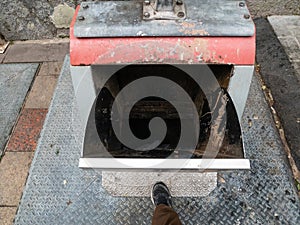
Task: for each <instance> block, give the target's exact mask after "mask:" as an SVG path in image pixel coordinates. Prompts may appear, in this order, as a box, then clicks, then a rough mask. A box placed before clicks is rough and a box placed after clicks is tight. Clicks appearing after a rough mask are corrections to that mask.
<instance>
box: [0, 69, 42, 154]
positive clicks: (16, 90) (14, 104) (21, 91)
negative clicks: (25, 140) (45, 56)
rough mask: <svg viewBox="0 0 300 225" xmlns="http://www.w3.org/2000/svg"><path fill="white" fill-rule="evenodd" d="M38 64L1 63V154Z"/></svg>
mask: <svg viewBox="0 0 300 225" xmlns="http://www.w3.org/2000/svg"><path fill="white" fill-rule="evenodd" d="M37 69H38V64H32V63H31V64H28V63H27V64H0V134H1V135H0V155H2V151H3V149H4V146H5V144H6V142H7V141H8V138H9V135H10V133H11V130H12V128H13V125H14V123H15V122H16V120H17V118H18V115H19V112H20V110H21V107H22V106H23V102H24V100H25V97H26V95H27V92H28V90H29V88H30V86H31V83H32V81H33V78H34V76H35V73H36V71H37Z"/></svg>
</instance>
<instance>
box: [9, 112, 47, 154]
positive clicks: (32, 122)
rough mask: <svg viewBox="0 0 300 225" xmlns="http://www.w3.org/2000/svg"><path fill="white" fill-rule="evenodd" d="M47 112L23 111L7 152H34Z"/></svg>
mask: <svg viewBox="0 0 300 225" xmlns="http://www.w3.org/2000/svg"><path fill="white" fill-rule="evenodd" d="M47 112H48V110H47V109H23V111H22V113H21V115H20V118H19V120H18V123H17V125H16V127H15V130H14V131H13V133H12V136H11V138H10V140H9V142H8V144H7V148H6V152H11V151H18V152H28V151H29V152H31V151H34V150H35V149H36V146H37V141H38V139H39V136H40V132H41V130H42V128H43V124H44V120H45V118H46V115H47Z"/></svg>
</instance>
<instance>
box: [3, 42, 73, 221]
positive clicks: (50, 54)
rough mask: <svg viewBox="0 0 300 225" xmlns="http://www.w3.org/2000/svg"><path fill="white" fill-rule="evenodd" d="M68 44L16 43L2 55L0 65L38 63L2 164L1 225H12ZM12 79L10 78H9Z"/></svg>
mask: <svg viewBox="0 0 300 225" xmlns="http://www.w3.org/2000/svg"><path fill="white" fill-rule="evenodd" d="M68 51H69V43H68V42H67V40H60V41H59V42H58V43H55V42H53V41H51V40H46V41H37V42H34V41H29V42H17V43H16V44H13V45H11V46H9V48H8V49H7V50H6V52H5V54H0V63H26V62H35V63H39V64H40V67H39V71H38V73H37V75H36V77H35V78H34V81H33V84H32V87H31V88H30V91H29V92H28V94H27V98H26V100H25V102H24V105H23V108H22V110H21V111H20V114H19V117H18V121H17V122H16V125H15V126H14V128H12V127H11V129H12V134H11V136H10V139H9V141H8V143H7V145H6V148H5V152H4V154H3V156H2V159H1V162H0V178H1V181H0V225H10V224H13V221H14V217H15V214H16V212H17V210H18V205H19V201H20V199H21V196H22V193H23V189H24V185H25V183H26V179H27V176H28V172H29V169H30V165H31V161H32V159H33V155H34V151H35V149H36V147H37V142H38V139H39V136H40V132H41V130H42V128H43V124H44V120H45V118H46V115H47V112H48V108H49V105H50V102H51V99H52V96H53V93H54V90H55V87H56V83H57V79H58V76H59V73H60V69H61V66H62V64H63V60H64V57H65V55H66V54H67V53H68ZM7 75H8V76H10V74H7Z"/></svg>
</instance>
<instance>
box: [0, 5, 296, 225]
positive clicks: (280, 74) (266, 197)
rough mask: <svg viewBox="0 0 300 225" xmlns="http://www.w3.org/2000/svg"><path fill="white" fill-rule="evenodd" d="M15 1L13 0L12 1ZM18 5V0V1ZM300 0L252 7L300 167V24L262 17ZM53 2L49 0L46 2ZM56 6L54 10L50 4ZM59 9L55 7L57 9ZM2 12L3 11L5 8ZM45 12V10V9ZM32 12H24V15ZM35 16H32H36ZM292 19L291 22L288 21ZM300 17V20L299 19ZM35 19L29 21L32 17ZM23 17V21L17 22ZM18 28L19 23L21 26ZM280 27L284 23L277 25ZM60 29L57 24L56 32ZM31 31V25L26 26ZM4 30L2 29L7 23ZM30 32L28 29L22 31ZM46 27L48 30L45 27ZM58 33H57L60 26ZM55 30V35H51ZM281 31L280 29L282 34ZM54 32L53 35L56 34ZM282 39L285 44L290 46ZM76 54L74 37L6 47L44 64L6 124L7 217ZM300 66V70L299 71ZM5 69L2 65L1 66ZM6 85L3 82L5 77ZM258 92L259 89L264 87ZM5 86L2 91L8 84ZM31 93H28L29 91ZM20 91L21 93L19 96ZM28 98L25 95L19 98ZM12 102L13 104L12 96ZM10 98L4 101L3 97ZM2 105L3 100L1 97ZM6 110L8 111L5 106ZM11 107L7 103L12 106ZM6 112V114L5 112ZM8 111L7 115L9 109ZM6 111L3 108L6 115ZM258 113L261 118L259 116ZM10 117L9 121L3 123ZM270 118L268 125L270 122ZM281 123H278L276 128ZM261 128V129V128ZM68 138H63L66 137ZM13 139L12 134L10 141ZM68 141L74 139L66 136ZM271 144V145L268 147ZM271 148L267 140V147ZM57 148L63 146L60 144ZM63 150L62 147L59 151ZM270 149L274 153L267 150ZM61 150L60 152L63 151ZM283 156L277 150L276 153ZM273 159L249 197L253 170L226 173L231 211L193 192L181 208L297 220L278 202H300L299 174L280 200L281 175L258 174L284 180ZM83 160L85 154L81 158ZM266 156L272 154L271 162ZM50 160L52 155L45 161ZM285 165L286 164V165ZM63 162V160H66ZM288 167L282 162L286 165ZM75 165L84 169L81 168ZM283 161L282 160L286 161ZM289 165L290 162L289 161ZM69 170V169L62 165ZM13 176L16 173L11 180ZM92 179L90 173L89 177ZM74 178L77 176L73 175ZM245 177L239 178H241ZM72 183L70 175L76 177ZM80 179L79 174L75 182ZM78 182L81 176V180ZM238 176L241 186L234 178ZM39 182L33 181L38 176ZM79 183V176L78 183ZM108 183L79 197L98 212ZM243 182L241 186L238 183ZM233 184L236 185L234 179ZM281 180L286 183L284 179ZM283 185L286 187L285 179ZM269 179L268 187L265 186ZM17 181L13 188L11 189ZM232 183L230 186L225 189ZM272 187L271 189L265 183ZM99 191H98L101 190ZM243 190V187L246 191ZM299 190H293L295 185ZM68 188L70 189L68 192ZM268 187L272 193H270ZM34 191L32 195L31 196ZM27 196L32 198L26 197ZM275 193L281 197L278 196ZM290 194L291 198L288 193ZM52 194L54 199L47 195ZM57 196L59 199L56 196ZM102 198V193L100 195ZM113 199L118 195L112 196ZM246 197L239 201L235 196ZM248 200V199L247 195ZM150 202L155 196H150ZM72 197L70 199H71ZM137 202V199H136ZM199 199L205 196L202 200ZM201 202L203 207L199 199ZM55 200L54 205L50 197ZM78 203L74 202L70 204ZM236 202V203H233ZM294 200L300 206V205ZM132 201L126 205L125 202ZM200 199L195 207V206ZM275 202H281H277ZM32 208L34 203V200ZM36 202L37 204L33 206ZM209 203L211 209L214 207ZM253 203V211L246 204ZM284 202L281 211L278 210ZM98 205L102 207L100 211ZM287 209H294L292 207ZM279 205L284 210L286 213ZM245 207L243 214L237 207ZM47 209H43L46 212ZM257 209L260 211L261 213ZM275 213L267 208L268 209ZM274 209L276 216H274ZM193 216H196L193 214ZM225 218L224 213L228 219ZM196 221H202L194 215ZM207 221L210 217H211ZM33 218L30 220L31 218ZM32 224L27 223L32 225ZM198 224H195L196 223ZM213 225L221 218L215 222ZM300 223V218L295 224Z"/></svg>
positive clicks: (2, 171)
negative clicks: (66, 62)
mask: <svg viewBox="0 0 300 225" xmlns="http://www.w3.org/2000/svg"><path fill="white" fill-rule="evenodd" d="M6 3H7V2H6ZM12 4H14V3H13V2H12ZM299 4H300V3H299V1H297V0H294V1H277V0H273V1H271V0H267V1H258V0H257V1H248V5H249V6H250V11H251V12H252V14H253V15H254V16H255V17H256V18H258V19H256V20H255V23H256V26H257V62H258V64H260V75H261V76H262V78H263V79H264V80H265V83H266V85H267V86H268V88H270V89H271V92H272V93H273V97H274V102H275V103H274V108H275V109H276V110H277V111H278V114H279V116H280V119H281V121H282V124H283V127H284V130H285V132H286V137H287V140H288V143H289V145H290V147H291V151H292V154H293V156H294V157H295V159H296V163H297V164H298V166H299V152H300V149H299V146H300V144H299V138H300V136H299V135H298V134H299V127H300V115H299V104H298V102H299V93H300V92H299V90H300V89H299V74H300V70H299V67H300V66H299V61H297V59H296V57H295V54H296V55H297V53H299V48H297V45H294V44H295V42H296V43H297V40H298V44H299V38H298V37H299V36H297V34H298V35H299V30H300V28H299V27H298V26H296V27H294V28H292V27H288V26H287V22H291V21H290V20H289V19H286V18H282V21H280V20H279V23H277V24H273V28H274V29H275V31H276V32H277V33H276V35H275V33H274V30H273V28H272V27H271V26H270V24H269V22H268V21H267V19H263V18H260V19H259V17H261V16H266V15H270V14H274V13H275V14H278V15H282V14H299V9H300V7H299ZM40 6H41V5H39V3H37V6H36V7H40ZM46 8H47V7H46ZM0 10H3V8H2V7H0ZM47 10H49V9H47ZM49 12H50V13H51V10H50V11H49ZM0 13H1V11H0ZM40 13H42V11H40ZM23 17H24V15H22V18H23ZM29 20H30V18H29ZM286 20H287V21H286ZM298 21H299V20H298ZM26 23H27V22H26ZM12 24H16V23H12ZM280 27H284V28H286V29H284V30H285V31H286V34H280V33H278V32H280ZM15 28H17V27H16V26H15V27H14V29H15ZM47 28H48V27H47V26H46V27H44V28H41V29H47ZM277 28H278V29H277ZM51 30H52V31H53V29H52V28H51V29H50V31H51ZM35 31H37V29H36V30H34V31H30V32H32V33H31V35H32V36H31V37H33V38H37V37H40V36H35V35H36V34H35V33H34V32H35ZM25 32H27V31H26V30H25ZM297 32H298V33H297ZM0 33H1V29H0ZM20 34H22V32H20ZM40 34H42V35H43V32H41V33H40ZM54 34H56V33H54ZM50 36H51V35H50ZM50 36H49V37H50ZM276 36H279V40H278V39H277V37H276ZM51 37H52V36H51ZM282 45H283V46H284V47H282ZM67 53H68V43H67V42H64V43H59V44H53V43H52V44H51V41H50V42H49V41H47V42H46V43H44V42H43V41H42V42H38V43H27V44H24V43H18V42H16V43H15V44H14V45H11V46H10V47H9V49H8V50H7V51H6V53H5V54H4V55H3V54H0V63H24V62H32V63H38V64H39V70H37V71H36V72H35V76H34V77H33V78H32V79H31V80H30V79H29V82H30V83H32V86H31V88H30V92H29V93H27V99H26V101H25V102H23V103H24V104H22V102H21V104H19V103H18V104H17V105H16V107H14V112H15V111H17V112H18V111H19V110H20V109H22V110H21V112H20V114H19V117H18V115H15V114H10V117H11V118H14V119H13V120H12V121H11V123H10V124H11V125H10V126H9V127H8V128H6V130H10V131H11V130H13V132H11V133H10V134H9V132H8V134H7V132H6V133H5V132H4V133H1V137H4V135H6V136H7V135H11V137H10V140H9V142H8V143H7V144H6V153H5V155H4V157H3V158H2V160H1V163H0V179H1V183H0V224H12V222H13V219H14V217H15V214H16V212H17V209H18V205H19V201H20V199H21V196H22V191H23V187H24V184H25V182H26V179H27V175H28V171H29V168H30V164H31V160H32V158H33V155H34V151H35V149H36V146H37V140H38V139H39V136H40V131H41V129H42V127H43V124H44V120H45V117H46V114H47V112H48V107H49V104H50V101H51V98H52V95H53V92H54V88H55V85H56V80H57V77H58V74H59V72H60V69H61V65H62V60H63V59H64V56H65V54H67ZM294 69H296V71H298V75H297V73H295V71H294ZM0 73H1V71H0ZM5 74H6V75H8V76H11V75H13V74H14V73H13V72H12V73H11V72H9V73H5ZM0 85H1V84H0ZM256 90H257V91H258V89H256ZM0 92H1V91H0ZM22 96H23V97H22ZM25 96H26V93H25V94H24V93H23V94H22V95H21V98H24V97H25ZM12 97H14V96H12ZM18 99H20V98H18ZM10 103H13V101H11V102H10ZM2 104H3V103H2ZM0 105H1V104H0ZM1 108H2V109H0V114H1V110H2V111H3V107H1ZM5 110H7V109H5ZM3 115H4V114H2V117H3ZM4 116H5V115H4ZM248 116H249V117H251V116H252V117H253V114H251V113H250V114H249V115H248ZM0 117H1V115H0ZM255 118H256V117H255ZM3 121H7V118H5V119H4V120H2V119H1V121H0V122H1V123H3ZM3 124H4V123H3ZM258 125H260V123H255V126H258ZM268 126H270V125H266V127H268ZM272 126H273V125H271V127H272ZM255 129H256V128H255ZM273 137H277V136H276V134H274V135H270V134H269V135H268V136H267V138H268V139H270V138H273ZM61 140H63V139H61ZM276 140H277V141H275V146H277V147H276V149H277V150H276V151H277V153H279V155H280V160H279V161H282V162H283V163H284V164H283V165H285V166H284V168H283V169H284V170H281V171H284V172H285V173H286V174H288V176H289V174H290V170H289V168H288V166H287V165H288V164H287V160H286V155H285V153H284V151H283V149H282V147H278V146H280V141H278V140H279V139H276ZM3 143H5V141H4V142H3ZM64 144H66V143H64ZM265 144H266V145H267V146H269V147H272V148H274V143H273V142H266V143H265ZM264 147H266V146H264ZM266 148H267V147H266ZM0 151H3V148H2V149H0ZM55 151H56V152H57V149H56V150H55ZM58 152H59V150H58ZM266 154H269V153H266ZM55 155H56V154H55ZM248 157H249V158H250V159H251V158H252V157H256V156H251V155H248ZM276 157H277V156H276ZM276 157H275V158H273V159H270V158H268V160H269V161H270V160H271V161H272V162H271V163H270V164H260V163H259V162H258V161H255V160H254V164H253V165H254V168H253V170H252V171H251V173H256V174H257V175H256V176H257V180H258V182H257V183H256V184H253V185H252V186H249V187H247V188H246V189H249V190H250V192H246V193H244V195H242V197H238V196H240V194H241V193H243V189H240V187H241V183H240V182H241V180H240V179H242V180H243V179H244V178H245V179H246V181H247V182H248V178H247V175H245V177H244V178H242V177H240V178H238V179H236V176H237V175H236V174H226V173H225V174H224V176H223V177H224V178H225V179H224V178H222V179H220V180H219V185H220V186H219V189H218V190H219V191H221V193H222V194H221V196H222V198H223V197H224V199H225V202H224V204H225V205H222V206H223V208H224V210H221V209H220V210H219V211H218V208H213V207H208V205H207V203H204V205H205V206H207V207H206V208H205V210H204V211H203V210H202V211H201V209H199V206H197V204H196V202H197V201H194V200H191V199H186V200H184V204H185V205H187V207H186V210H181V211H179V213H180V214H181V215H183V216H184V215H187V214H189V213H191V212H192V213H194V212H199V210H200V211H201V212H203V214H205V213H206V214H208V215H209V216H208V217H209V218H210V220H211V221H215V220H218V219H220V218H219V217H216V215H218V213H224V215H226V216H225V217H224V218H225V219H228V220H230V218H235V219H237V218H239V215H241V214H238V213H240V212H242V213H244V214H243V215H245V218H248V219H249V218H252V220H249V221H252V222H253V223H252V224H254V223H262V222H261V221H264V219H265V218H271V220H272V219H274V218H275V219H276V220H277V219H279V220H280V221H281V222H279V223H280V224H293V223H294V221H295V220H297V215H296V216H290V217H289V218H290V219H292V220H291V221H290V223H289V220H288V219H286V218H287V217H285V215H283V217H282V214H286V215H289V214H288V213H289V208H286V204H285V205H283V204H282V205H280V207H278V208H277V209H275V208H273V204H277V202H279V201H282V202H283V203H286V202H285V201H286V199H287V198H288V199H289V203H288V204H289V206H291V207H292V208H293V207H295V205H297V204H298V200H295V198H294V192H293V190H294V189H293V188H294V186H293V181H292V179H291V177H289V178H288V179H289V180H285V179H286V178H284V179H282V177H281V178H279V179H282V180H283V181H286V184H287V185H288V186H287V187H284V188H283V189H282V190H284V193H285V195H283V192H280V193H281V195H280V196H281V197H280V198H275V199H273V195H272V194H270V192H269V190H272V191H273V190H275V189H276V188H275V187H276V186H278V183H277V181H276V180H274V179H267V181H266V183H263V182H262V180H260V179H258V178H260V177H261V176H262V177H263V176H265V175H266V174H265V173H268V172H271V173H273V175H274V176H273V177H275V178H276V179H277V178H278V176H277V175H278V174H277V173H279V171H280V170H278V165H276V164H275V165H274V164H273V161H274V160H276V159H278V158H276ZM76 159H77V158H76ZM268 160H266V161H268ZM45 162H47V160H45ZM281 165H282V164H281ZM58 167H59V166H58ZM262 167H263V168H264V169H266V168H268V171H267V172H265V170H262V169H259V168H262ZM279 167H280V166H279ZM74 168H75V169H76V168H77V166H76V167H74ZM280 168H281V167H280ZM281 169H282V168H281ZM53 171H55V169H53V168H52V170H51V171H50V172H53ZM62 172H63V171H62ZM11 177H13V179H11ZM86 177H87V176H86V175H85V174H83V176H82V178H83V179H84V178H86ZM88 179H89V178H88ZM71 180H72V178H71ZM60 181H62V183H59V185H61V186H65V181H64V180H59V181H57V182H60ZM224 181H225V182H226V183H227V184H224V185H223V182H224ZM236 181H238V183H235V182H236ZM47 182H50V183H51V182H52V183H55V182H56V181H55V178H52V180H48V181H47ZM68 183H69V181H68ZM71 183H72V181H71ZM75 183H76V182H75ZM230 183H232V184H233V185H230ZM31 184H32V183H31ZM72 184H74V182H73V183H72ZM100 184H101V179H97V180H95V182H94V183H91V185H92V187H91V188H90V189H86V190H85V191H86V192H88V193H89V195H87V196H90V198H91V199H90V198H86V199H85V198H84V195H79V197H78V199H77V200H76V201H79V202H80V201H81V202H83V203H84V202H85V203H86V202H87V201H90V200H91V202H92V204H93V205H92V206H93V207H94V210H95V211H94V212H99V210H100V208H99V205H97V202H94V203H93V198H92V196H93V193H96V194H99V192H97V190H99V189H97V188H99V185H100ZM235 184H238V185H235ZM227 185H228V186H227ZM280 185H281V184H280ZM280 185H279V187H280V188H282V187H283V186H280ZM264 186H265V187H266V188H264ZM8 187H9V188H8ZM223 188H225V189H223ZM266 189H267V190H268V191H265V190H266ZM95 190H96V192H95ZM240 190H241V192H240ZM291 190H292V191H291ZM64 193H66V192H64V191H63V190H62V194H64ZM266 193H268V194H266ZM27 196H28V195H27ZM251 196H256V198H253V200H251V201H252V202H251V203H249V204H247V203H246V205H245V201H244V199H247V198H249V197H251ZM24 198H25V197H24ZM257 199H261V200H262V199H263V200H262V202H259V201H258V202H255V200H257ZM272 199H273V200H272ZM282 199H284V200H282ZM46 200H47V201H49V199H46ZM52 200H53V199H52ZM56 200H57V199H56V197H54V200H53V201H56ZM64 200H66V202H67V203H66V205H67V206H66V209H67V210H66V214H65V216H64V217H63V218H60V220H61V221H66V220H67V218H68V217H69V218H71V220H72V221H75V219H76V216H75V217H74V215H76V212H77V211H80V210H81V208H80V204H72V201H73V200H72V201H71V199H63V201H64ZM96 200H99V201H101V200H102V199H96ZM109 200H112V198H111V199H109ZM206 200H207V201H212V200H213V199H211V198H209V199H206ZM235 200H238V201H235ZM242 200H243V201H242ZM145 201H148V199H146V200H145ZM238 202H239V203H240V206H241V207H239V206H234V205H235V204H238ZM64 203H65V201H64V202H63V204H64ZM132 203H135V202H134V201H133V202H132ZM181 203H182V202H181V201H178V200H176V204H177V205H180V204H181ZM198 203H199V202H198ZM195 204H196V206H195ZM45 205H47V204H45ZM69 205H70V207H68V206H69ZM146 205H147V206H149V207H148V208H147V209H145V210H146V211H147V210H148V211H147V213H148V214H147V216H146V219H147V220H149V218H150V216H151V212H152V208H151V204H149V203H148V202H147V203H146ZM228 205H231V206H228ZM292 205H294V206H292ZM125 206H126V205H125ZM144 206H145V205H144V204H142V205H140V207H144ZM194 206H195V207H194ZM249 206H250V208H251V207H254V208H257V207H258V209H259V211H261V212H259V215H258V216H257V217H255V216H256V215H255V212H254V211H253V210H251V209H249V208H248V207H249ZM274 206H275V205H274ZM28 207H30V203H29V206H28ZM32 207H33V208H34V207H36V206H32ZM128 207H130V205H127V206H126V207H125V208H124V212H128V209H127V208H128ZM230 207H233V208H231V209H234V211H230ZM206 209H209V212H208V211H207V210H206ZM246 209H248V210H246ZM278 209H280V210H278ZM44 210H45V211H44V213H45V215H47V213H48V211H47V208H45V209H44ZM97 210H98V211H97ZM286 210H287V211H286ZM278 211H279V212H278ZM236 212H237V214H236ZM21 213H25V214H26V211H24V206H23V211H21V212H19V215H21ZM38 213H40V212H38ZM85 213H86V214H89V213H92V211H91V210H88V208H86V211H85ZM253 213H254V214H253ZM264 213H267V214H264ZM266 215H268V216H269V217H266ZM121 216H123V217H124V216H126V214H122V215H121ZM137 216H138V215H137V214H131V216H130V218H131V219H132V218H134V217H137ZM189 216H191V215H189ZM20 218H21V217H20V216H19V217H18V223H22V219H20ZM224 218H223V219H224ZM192 221H193V222H195V220H192ZM206 221H207V220H206ZM27 222H28V220H27ZM28 223H29V222H28ZM28 223H27V224H28ZM232 223H242V224H243V221H240V220H234V221H232ZM192 224H195V223H192ZM212 224H213V223H212ZM295 224H296V223H295Z"/></svg>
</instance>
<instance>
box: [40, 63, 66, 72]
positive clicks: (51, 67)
mask: <svg viewBox="0 0 300 225" xmlns="http://www.w3.org/2000/svg"><path fill="white" fill-rule="evenodd" d="M62 64H63V61H60V62H44V63H43V64H42V65H41V68H40V71H39V73H38V76H58V75H59V73H60V71H61V67H62Z"/></svg>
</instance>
